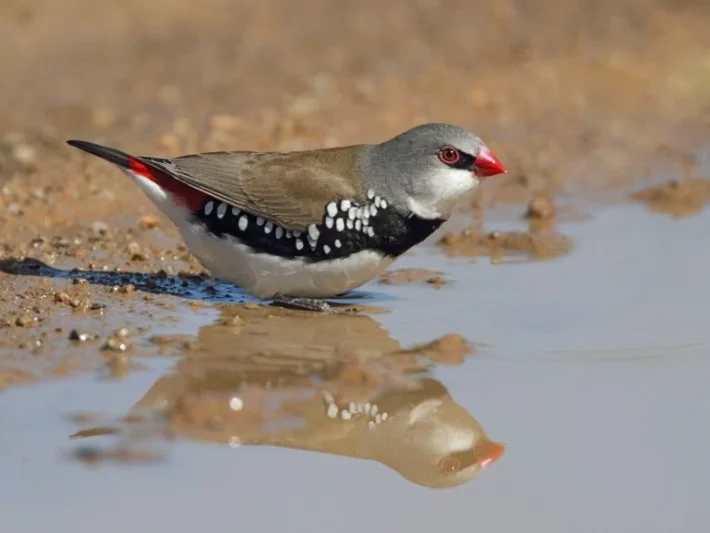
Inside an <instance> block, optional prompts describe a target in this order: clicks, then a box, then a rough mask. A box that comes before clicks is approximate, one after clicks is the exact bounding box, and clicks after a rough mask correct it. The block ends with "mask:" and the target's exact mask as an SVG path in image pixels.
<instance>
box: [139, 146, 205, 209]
mask: <svg viewBox="0 0 710 533" xmlns="http://www.w3.org/2000/svg"><path fill="white" fill-rule="evenodd" d="M128 168H129V169H130V170H131V172H135V173H136V174H138V175H139V176H142V177H144V178H148V179H149V180H150V181H152V182H153V183H155V184H156V185H157V186H158V187H160V188H161V189H165V190H166V191H167V192H169V193H170V194H172V195H173V199H174V201H175V202H176V203H179V204H180V205H184V206H185V207H187V208H188V209H189V210H190V211H198V210H199V209H202V204H204V203H205V200H206V199H207V195H206V194H204V193H202V192H200V191H198V190H197V189H193V188H192V187H190V186H188V185H185V184H184V183H182V182H180V181H178V180H176V179H175V178H173V177H172V176H171V175H170V174H168V173H167V172H161V171H160V170H158V169H156V168H153V167H151V166H148V165H146V164H145V163H143V162H142V161H139V160H138V159H136V158H135V157H131V160H130V162H129V165H128Z"/></svg>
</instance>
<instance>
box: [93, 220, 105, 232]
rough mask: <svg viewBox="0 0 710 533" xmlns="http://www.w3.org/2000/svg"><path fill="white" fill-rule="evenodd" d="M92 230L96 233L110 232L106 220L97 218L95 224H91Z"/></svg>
mask: <svg viewBox="0 0 710 533" xmlns="http://www.w3.org/2000/svg"><path fill="white" fill-rule="evenodd" d="M90 227H91V231H92V232H93V233H94V234H95V235H106V233H108V224H106V222H102V221H100V220H97V221H96V222H94V223H93V224H91V226H90Z"/></svg>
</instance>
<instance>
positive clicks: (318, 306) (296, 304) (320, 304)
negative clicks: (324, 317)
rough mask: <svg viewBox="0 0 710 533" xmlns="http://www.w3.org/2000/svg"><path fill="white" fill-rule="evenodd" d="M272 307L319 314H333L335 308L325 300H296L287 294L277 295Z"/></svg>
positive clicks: (273, 299)
mask: <svg viewBox="0 0 710 533" xmlns="http://www.w3.org/2000/svg"><path fill="white" fill-rule="evenodd" d="M271 305H276V306H279V307H287V308H291V309H300V310H303V311H316V312H318V313H328V314H330V313H333V312H334V309H333V307H332V306H331V305H330V304H329V303H328V302H326V301H325V300H317V299H315V298H296V297H294V296H286V295H285V294H275V295H274V296H273V297H272V298H271Z"/></svg>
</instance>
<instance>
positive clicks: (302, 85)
mask: <svg viewBox="0 0 710 533" xmlns="http://www.w3.org/2000/svg"><path fill="white" fill-rule="evenodd" d="M161 5H162V4H161V3H159V2H156V1H154V0H149V1H146V2H133V1H131V2H124V3H123V4H122V5H121V6H120V7H116V6H112V5H110V4H105V5H104V4H95V3H91V2H88V1H86V0H68V1H66V2H62V3H56V2H49V1H45V0H40V1H35V2H28V1H19V0H18V1H13V2H5V3H2V4H1V5H0V13H1V14H2V16H0V66H2V70H3V72H5V73H6V74H7V75H6V76H5V83H3V84H0V96H2V97H3V99H4V101H5V102H6V105H5V106H2V107H1V108H0V121H1V122H2V123H3V126H4V127H3V132H2V136H1V138H0V397H1V398H2V400H3V401H2V407H1V408H0V434H2V435H3V438H2V439H0V472H2V473H3V475H2V476H1V477H2V479H3V481H2V482H0V501H1V502H2V503H1V504H0V511H2V512H1V513H0V515H2V517H3V523H4V524H5V526H4V527H6V528H7V529H8V531H13V532H15V531H17V532H20V531H36V530H44V529H52V530H55V531H60V532H62V531H69V530H71V531H74V532H76V531H95V530H96V529H97V528H99V527H100V528H101V529H102V530H104V531H107V532H111V531H123V530H125V529H126V528H127V527H135V525H139V527H140V528H141V529H146V530H147V529H156V530H163V529H168V528H169V529H171V530H173V531H191V530H194V529H196V528H201V529H208V528H211V529H215V530H217V529H224V527H225V526H227V527H230V524H232V525H233V524H234V523H235V522H238V524H239V525H241V526H244V527H247V528H249V529H252V530H257V531H261V530H264V531H271V530H275V529H284V528H288V529H289V530H293V531H312V530H313V528H314V527H317V528H331V529H336V530H338V531H362V530H364V529H373V528H374V529H376V530H378V531H379V530H382V531H384V530H388V529H389V530H392V529H395V530H400V529H403V528H404V527H406V528H407V529H408V530H412V531H425V530H431V529H432V528H440V527H441V526H442V524H443V525H444V527H449V528H464V527H472V526H475V527H478V528H482V529H486V530H489V531H511V530H519V529H523V528H526V529H529V528H530V527H533V528H534V529H536V530H537V529H540V530H543V529H544V530H545V531H560V532H561V531H590V532H591V531H599V530H602V529H603V530H613V531H625V532H628V531H644V532H649V531H659V532H660V531H670V530H672V531H699V530H702V529H703V528H704V527H706V526H707V525H708V524H709V523H710V514H708V512H707V510H706V505H705V504H704V498H703V494H704V489H703V487H704V479H705V474H704V472H705V470H707V468H705V464H706V461H705V460H704V459H703V457H704V454H705V450H706V449H707V447H708V445H710V433H708V431H707V429H706V428H707V425H706V424H703V423H702V420H703V413H705V412H707V410H708V407H710V395H709V394H708V393H707V387H706V382H707V376H708V371H709V370H710V369H709V368H708V365H707V364H706V362H705V358H704V356H705V355H706V353H707V349H708V341H710V338H708V334H707V328H706V325H705V324H706V322H707V321H706V317H707V305H708V301H710V289H709V286H708V284H707V283H706V279H705V278H706V277H707V276H706V274H705V271H706V270H707V269H706V265H707V263H708V260H709V259H710V257H709V256H710V246H709V244H710V241H709V240H708V238H707V236H706V233H707V231H706V229H707V227H708V223H709V222H710V219H709V218H708V216H709V215H708V211H707V209H706V206H707V204H708V202H709V201H710V192H709V191H710V188H709V187H708V183H710V180H708V177H710V157H709V156H708V153H707V139H708V126H709V125H710V120H709V119H710V98H709V97H708V94H710V92H709V91H708V89H709V88H710V63H709V62H708V56H707V50H708V49H709V45H710V42H708V41H709V40H710V34H709V33H708V32H707V25H708V20H710V11H708V7H707V6H705V5H704V4H703V3H700V2H687V1H686V2H670V1H661V0H658V1H652V2H641V1H640V0H639V1H636V0H633V1H630V2H626V3H624V4H623V5H620V4H618V5H617V4H616V3H614V2H611V1H606V0H603V1H597V2H586V1H583V0H578V1H573V2H561V1H560V2H523V1H522V0H521V1H517V2H516V1H509V2H489V1H480V2H474V3H471V2H459V1H448V2H424V1H422V2H409V3H408V2H400V1H395V2H390V3H388V4H387V5H383V4H381V3H377V2H374V1H370V0H367V1H365V2H358V3H354V4H353V3H349V4H346V3H338V2H326V1H324V0H309V1H307V2H301V3H291V2H286V1H285V0H284V1H282V0H269V1H267V2H259V3H257V2H254V3H249V2H241V1H233V0H208V1H207V2H206V3H205V2H203V3H202V4H201V5H200V7H199V9H198V8H196V7H195V5H194V4H193V3H191V2H186V1H183V0H178V1H176V2H174V3H172V4H171V8H170V9H169V10H166V9H165V8H164V7H161ZM78 20H81V21H82V23H80V24H78V23H77V21H78ZM484 22H485V23H484ZM426 121H448V122H454V123H457V124H459V125H461V126H464V127H468V128H471V129H473V130H474V131H476V132H477V133H478V134H480V135H481V136H482V137H483V138H485V139H486V140H488V141H489V143H490V145H491V147H492V148H493V149H494V151H495V152H496V154H498V155H499V157H500V158H501V160H503V162H504V163H505V164H506V166H507V167H508V168H509V173H508V174H507V175H506V176H505V177H501V178H500V179H498V178H496V179H495V180H490V182H489V183H487V184H486V186H485V187H484V188H482V190H481V191H480V192H479V193H477V194H476V195H475V196H474V197H473V198H471V200H470V202H466V203H464V204H463V205H462V207H461V211H460V213H457V215H456V216H455V217H454V218H453V219H452V220H451V221H450V222H449V223H447V224H446V225H445V226H444V227H443V228H442V229H441V230H440V231H439V232H437V234H435V235H434V236H432V238H431V239H429V240H428V241H427V242H426V243H424V244H423V245H422V246H421V247H418V248H417V249H415V250H413V251H412V252H411V253H409V254H407V255H406V256H405V257H404V258H402V260H401V261H398V262H397V263H395V264H394V265H393V267H392V269H391V270H390V271H389V272H387V273H386V274H385V275H384V276H383V277H382V278H381V279H378V280H373V282H371V283H369V284H368V285H366V286H365V287H363V288H362V289H361V290H359V291H356V293H354V294H353V295H352V298H350V299H348V300H347V302H346V303H347V306H344V307H342V308H341V309H340V313H339V314H337V315H336V316H328V317H325V316H319V315H314V314H311V313H305V312H296V311H284V310H279V309H275V308H271V307H265V306H263V305H261V302H258V301H257V300H256V299H254V298H251V297H249V296H247V295H245V294H244V293H243V292H241V291H240V290H239V289H238V288H237V287H234V286H231V285H229V284H226V283H222V282H220V281H219V280H215V279H213V278H211V277H210V276H209V273H207V272H205V271H204V270H203V269H202V267H201V266H200V265H199V264H198V263H197V262H196V261H195V260H194V258H192V257H191V256H190V254H189V252H188V250H187V249H186V248H185V246H184V245H183V244H182V242H181V241H180V239H179V238H178V236H177V233H176V231H175V229H174V228H173V227H172V226H171V225H170V223H169V222H167V220H166V219H165V218H164V217H162V216H161V215H160V214H159V213H158V212H157V211H156V210H155V208H154V207H153V206H152V205H151V204H150V202H149V201H148V200H147V199H146V198H145V197H144V196H143V195H142V193H141V192H140V191H139V190H138V188H137V187H135V186H134V185H133V184H132V183H130V182H129V181H128V180H127V179H126V178H125V177H124V176H122V175H121V174H120V172H118V171H117V170H115V169H113V168H111V167H110V165H108V164H105V163H102V162H100V161H96V160H95V159H93V158H89V157H87V156H84V155H82V154H80V153H77V152H76V150H73V149H71V148H69V147H67V146H66V145H65V144H64V140H65V139H68V138H86V139H90V140H94V141H97V142H104V143H107V144H110V145H113V146H116V147H118V148H121V149H124V150H127V151H135V152H137V153H142V154H151V155H177V154H179V153H184V152H191V151H197V150H219V149H259V150H272V149H281V150H291V149H301V148H309V147H316V146H332V145H336V144H346V143H358V142H377V141H380V140H383V139H385V138H387V137H388V136H390V135H393V134H395V133H397V132H398V131H401V130H403V129H405V128H407V127H410V126H412V125H414V124H417V123H421V122H426ZM385 415H386V416H385ZM94 487H97V490H93V488H94ZM99 488H100V490H99ZM433 489H442V490H433ZM73 491H76V493H78V494H82V497H81V499H79V500H78V499H76V498H75V497H74V496H70V494H71V493H72V492H73ZM79 502H81V503H79ZM37 509H41V510H42V512H41V513H38V512H37ZM355 510H358V511H357V512H355ZM373 524H375V525H374V526H373Z"/></svg>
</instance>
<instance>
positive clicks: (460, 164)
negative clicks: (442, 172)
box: [449, 150, 476, 170]
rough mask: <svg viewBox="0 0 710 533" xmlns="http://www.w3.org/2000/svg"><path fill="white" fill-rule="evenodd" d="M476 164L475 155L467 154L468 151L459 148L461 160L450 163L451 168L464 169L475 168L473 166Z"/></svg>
mask: <svg viewBox="0 0 710 533" xmlns="http://www.w3.org/2000/svg"><path fill="white" fill-rule="evenodd" d="M475 164H476V158H475V157H473V156H472V155H471V154H467V153H466V152H462V151H461V150H459V160H458V161H457V162H456V163H454V164H451V165H449V166H450V167H451V168H459V169H462V170H473V167H474V166H475Z"/></svg>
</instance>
